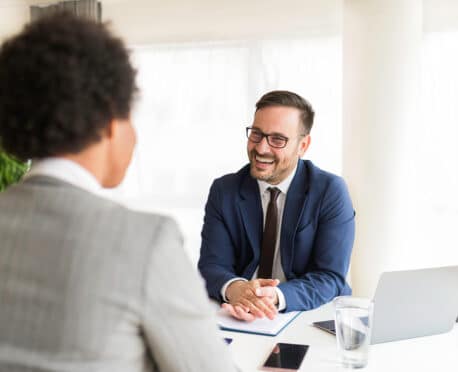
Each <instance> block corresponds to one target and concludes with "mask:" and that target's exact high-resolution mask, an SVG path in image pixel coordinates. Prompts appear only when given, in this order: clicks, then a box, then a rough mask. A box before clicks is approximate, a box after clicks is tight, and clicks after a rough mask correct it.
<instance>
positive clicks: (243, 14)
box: [0, 0, 341, 44]
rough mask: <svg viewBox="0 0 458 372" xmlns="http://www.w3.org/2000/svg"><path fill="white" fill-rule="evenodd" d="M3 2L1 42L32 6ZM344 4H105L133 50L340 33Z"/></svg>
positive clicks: (42, 0) (164, 0) (274, 0)
mask: <svg viewBox="0 0 458 372" xmlns="http://www.w3.org/2000/svg"><path fill="white" fill-rule="evenodd" d="M50 2H52V1H49V0H48V1H46V0H0V20H1V22H0V40H1V39H4V38H5V37H8V36H9V35H12V34H14V33H16V32H17V31H19V30H20V29H21V27H22V26H23V25H24V24H25V23H26V22H28V20H29V5H32V4H33V5H39V4H49V3H50ZM340 3H341V1H340V0H283V1H281V2H280V1H278V0H102V16H103V19H104V20H105V21H106V20H109V21H111V22H112V27H113V28H114V30H115V31H116V32H117V33H118V34H121V36H123V37H124V38H125V39H126V40H127V41H128V42H129V43H130V44H146V43H151V42H173V41H195V40H199V41H202V40H219V39H241V38H242V39H246V38H248V39H249V38H252V37H256V38H258V37H272V36H274V37H282V36H284V35H294V34H297V35H300V34H304V33H307V34H309V33H316V32H318V31H317V30H323V29H326V30H330V32H337V31H338V29H339V27H340V10H339V6H340Z"/></svg>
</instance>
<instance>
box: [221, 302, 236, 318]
mask: <svg viewBox="0 0 458 372" xmlns="http://www.w3.org/2000/svg"><path fill="white" fill-rule="evenodd" d="M221 307H222V308H223V309H224V310H226V311H227V312H228V313H229V315H231V316H233V317H234V318H237V313H236V312H235V309H234V306H232V305H231V304H222V305H221Z"/></svg>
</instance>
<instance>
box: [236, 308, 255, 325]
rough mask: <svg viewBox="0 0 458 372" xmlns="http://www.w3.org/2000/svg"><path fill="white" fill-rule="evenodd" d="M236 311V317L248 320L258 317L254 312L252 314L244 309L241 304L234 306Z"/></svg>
mask: <svg viewBox="0 0 458 372" xmlns="http://www.w3.org/2000/svg"><path fill="white" fill-rule="evenodd" d="M234 311H235V314H236V315H235V318H237V319H241V320H245V321H247V322H252V321H253V320H255V319H256V317H255V316H254V315H253V314H250V313H248V312H246V311H245V310H243V309H242V308H241V307H240V306H238V305H237V306H234Z"/></svg>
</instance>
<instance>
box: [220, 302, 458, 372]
mask: <svg viewBox="0 0 458 372" xmlns="http://www.w3.org/2000/svg"><path fill="white" fill-rule="evenodd" d="M332 318H333V308H332V305H331V304H328V305H325V306H322V307H321V308H319V309H315V310H312V311H306V312H303V313H302V314H300V315H299V316H298V317H297V318H296V319H295V320H294V321H293V322H292V323H291V324H289V325H288V327H287V328H285V329H284V330H283V331H282V332H281V333H280V334H279V335H278V336H276V337H268V336H258V335H251V334H246V333H239V332H229V331H221V333H222V334H223V335H224V337H229V338H232V339H233V342H232V343H231V344H230V345H229V346H228V347H229V349H230V350H231V353H232V356H233V359H234V361H235V363H236V365H237V366H238V367H239V368H240V369H241V371H242V372H251V371H258V370H259V368H260V367H261V365H262V364H263V363H264V361H265V360H266V358H267V356H268V355H269V353H270V351H271V350H272V348H273V346H274V344H276V343H277V342H289V343H297V344H306V345H310V347H309V350H308V352H307V355H306V356H305V359H304V361H303V363H302V365H301V369H300V371H308V372H314V371H349V370H348V369H345V368H343V367H340V365H339V363H338V359H337V350H336V340H335V336H333V335H331V334H328V333H326V332H324V331H322V330H319V329H317V328H315V327H312V326H311V323H312V322H314V321H318V320H326V319H332ZM362 371H364V372H375V371H377V372H397V371H399V372H407V371H428V372H458V325H455V327H454V328H453V330H452V331H451V332H449V333H444V334H441V335H435V336H428V337H419V338H414V339H410V340H403V341H396V342H388V343H384V344H378V345H371V346H370V352H369V363H368V365H367V367H365V368H364V369H362Z"/></svg>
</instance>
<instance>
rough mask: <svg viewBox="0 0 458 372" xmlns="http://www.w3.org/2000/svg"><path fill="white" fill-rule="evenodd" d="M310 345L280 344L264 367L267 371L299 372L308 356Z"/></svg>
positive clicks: (275, 347) (276, 346)
mask: <svg viewBox="0 0 458 372" xmlns="http://www.w3.org/2000/svg"><path fill="white" fill-rule="evenodd" d="M308 349H309V345H299V344H285V343H278V344H276V345H275V346H274V348H273V350H272V352H271V353H270V355H269V357H268V358H267V360H266V361H265V363H264V364H263V365H262V367H261V369H263V370H265V371H279V372H286V371H297V370H298V369H299V368H300V366H301V363H302V360H303V359H304V357H305V354H307V351H308Z"/></svg>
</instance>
